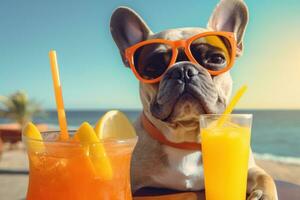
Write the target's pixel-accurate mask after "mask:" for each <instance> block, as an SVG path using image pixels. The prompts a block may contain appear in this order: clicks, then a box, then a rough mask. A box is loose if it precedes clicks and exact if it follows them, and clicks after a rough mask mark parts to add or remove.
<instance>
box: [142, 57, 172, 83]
mask: <svg viewBox="0 0 300 200" xmlns="http://www.w3.org/2000/svg"><path fill="white" fill-rule="evenodd" d="M170 59H171V54H170V53H167V52H165V53H162V52H161V53H157V54H153V55H151V56H149V57H147V59H145V60H143V61H142V62H141V63H140V67H142V70H141V72H142V74H143V75H144V76H145V77H151V78H156V77H158V76H161V75H162V74H163V73H164V72H165V71H166V69H167V67H168V65H169V63H170Z"/></svg>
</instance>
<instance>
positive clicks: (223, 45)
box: [190, 35, 232, 71]
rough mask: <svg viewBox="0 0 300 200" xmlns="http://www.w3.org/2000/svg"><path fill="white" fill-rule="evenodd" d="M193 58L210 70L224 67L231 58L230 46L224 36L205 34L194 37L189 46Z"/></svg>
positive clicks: (218, 69)
mask: <svg viewBox="0 0 300 200" xmlns="http://www.w3.org/2000/svg"><path fill="white" fill-rule="evenodd" d="M190 50H191V53H192V55H193V57H194V58H195V60H196V61H197V62H198V63H199V64H200V65H201V66H203V67H205V68H206V69H208V70H211V71H220V70H222V69H224V68H226V67H227V66H228V65H229V63H230V59H231V55H232V47H231V45H230V42H229V40H228V39H227V38H226V37H224V36H215V35H212V36H205V37H201V38H198V39H195V40H194V41H193V42H192V43H191V46H190Z"/></svg>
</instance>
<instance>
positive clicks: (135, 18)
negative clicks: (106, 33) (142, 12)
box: [110, 7, 152, 67]
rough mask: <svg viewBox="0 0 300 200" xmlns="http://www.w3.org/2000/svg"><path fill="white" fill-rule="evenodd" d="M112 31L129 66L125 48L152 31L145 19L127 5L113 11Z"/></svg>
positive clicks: (144, 38)
mask: <svg viewBox="0 0 300 200" xmlns="http://www.w3.org/2000/svg"><path fill="white" fill-rule="evenodd" d="M110 32H111V35H112V37H113V39H114V41H115V43H116V44H117V46H118V48H119V50H120V53H121V56H122V60H123V62H124V64H125V65H126V66H127V67H129V64H128V62H127V61H126V59H125V49H126V48H128V47H130V46H132V45H134V44H136V43H139V42H141V41H143V40H146V39H147V38H148V36H149V35H150V34H151V33H152V32H151V30H150V29H149V28H148V26H147V25H146V23H145V22H144V21H143V19H142V18H141V17H140V16H139V15H138V14H137V13H136V12H135V11H134V10H132V9H130V8H127V7H119V8H117V9H116V10H115V11H114V12H113V14H112V16H111V19H110Z"/></svg>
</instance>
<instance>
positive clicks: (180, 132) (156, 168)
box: [110, 0, 278, 200]
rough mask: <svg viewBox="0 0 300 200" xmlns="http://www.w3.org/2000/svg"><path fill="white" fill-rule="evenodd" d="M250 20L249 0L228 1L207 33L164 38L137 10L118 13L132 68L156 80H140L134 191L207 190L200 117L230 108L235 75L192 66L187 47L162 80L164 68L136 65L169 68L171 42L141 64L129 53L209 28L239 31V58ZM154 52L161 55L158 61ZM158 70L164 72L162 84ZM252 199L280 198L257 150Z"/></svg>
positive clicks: (183, 32) (115, 26)
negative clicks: (167, 48)
mask: <svg viewBox="0 0 300 200" xmlns="http://www.w3.org/2000/svg"><path fill="white" fill-rule="evenodd" d="M247 22H248V9H247V6H246V5H245V3H244V2H243V1H242V0H221V1H220V2H219V4H218V5H217V6H216V8H215V9H214V11H213V13H212V15H211V17H210V19H209V22H208V25H207V27H206V28H200V27H199V28H177V29H169V30H165V31H162V32H159V33H153V32H152V31H151V30H150V28H149V27H148V26H147V25H146V23H145V22H144V20H143V19H142V18H141V17H140V16H139V15H138V14H137V13H136V12H135V11H133V10H132V9H130V8H127V7H119V8H117V9H116V10H115V11H114V12H113V14H112V16H111V21H110V30H111V34H112V37H113V39H114V41H115V43H116V45H117V46H118V48H119V51H120V54H121V58H122V60H123V62H124V64H125V66H127V67H131V68H132V69H133V70H134V71H138V70H141V71H140V72H141V73H142V70H148V74H150V75H149V76H153V77H152V79H149V77H147V75H145V77H141V75H139V77H138V78H139V79H141V80H142V79H145V80H146V79H147V78H148V79H149V80H148V79H147V80H146V81H140V89H139V93H140V99H141V102H142V105H143V112H142V113H141V117H139V118H138V119H137V121H136V122H135V123H134V126H135V129H136V132H137V135H138V137H139V140H138V143H137V145H136V148H135V150H134V152H133V157H132V164H131V175H132V177H131V183H132V190H133V191H136V190H138V189H140V188H142V187H160V188H169V189H175V190H181V191H200V190H202V189H204V177H203V166H202V156H201V155H202V154H201V151H199V149H197V147H198V146H199V145H198V144H199V132H200V129H199V116H200V115H201V114H212V113H222V112H223V111H224V109H225V108H226V106H227V104H228V101H229V98H230V95H231V91H232V79H231V76H230V71H229V70H228V71H226V72H224V73H220V74H213V73H209V69H208V68H205V67H204V65H205V64H201V63H199V62H200V61H199V62H198V63H195V62H191V59H190V58H189V57H190V56H187V53H186V52H187V51H185V50H184V49H183V48H181V46H180V45H181V44H180V42H179V43H178V45H179V47H180V48H178V49H177V51H178V52H177V53H178V55H177V56H176V60H175V61H173V63H172V65H171V66H169V67H168V68H167V69H164V70H165V72H164V73H163V74H162V75H161V72H159V70H162V69H160V68H159V69H158V68H156V69H154V70H153V69H152V68H150V69H144V67H143V69H139V66H137V67H136V66H135V67H132V66H130V65H132V62H135V65H141V66H144V65H146V64H145V63H143V62H152V63H151V66H158V67H159V66H163V67H165V64H162V62H163V61H164V59H166V58H167V59H170V58H168V55H166V53H165V54H163V55H160V54H159V52H160V51H161V50H162V49H164V48H165V47H164V48H161V47H162V46H164V45H153V47H151V48H150V47H149V48H148V49H146V50H145V49H143V50H141V52H138V54H139V56H138V58H137V59H138V60H134V61H131V63H130V59H128V55H129V54H130V52H127V50H126V49H128V48H130V47H131V46H134V45H136V44H138V43H141V42H145V41H149V40H153V39H158V40H157V41H159V39H166V40H169V41H181V40H186V39H188V38H191V37H193V36H194V35H197V34H202V33H204V34H205V33H206V32H209V31H225V32H231V33H233V35H234V38H235V41H236V51H235V54H234V55H235V57H239V56H241V55H242V52H243V36H244V32H245V30H246V26H247ZM214 43H218V41H215V42H214ZM219 43H220V42H219ZM165 46H168V45H165ZM203 48H205V49H206V50H205V51H206V52H209V51H211V52H216V49H213V47H212V46H211V45H206V46H205V45H204V47H203ZM218 49H219V50H220V49H221V50H222V47H221V46H219V48H218ZM136 54H137V53H136ZM153 55H158V58H157V57H155V56H154V57H153ZM216 55H217V56H216ZM216 55H214V56H212V57H209V58H208V60H207V59H206V61H207V62H208V63H210V67H211V66H212V67H218V66H221V64H222V63H224V62H223V59H224V55H223V57H222V55H221V56H220V55H219V54H216ZM148 57H150V58H149V59H148ZM140 60H142V61H140ZM140 62H142V64H140ZM168 62H169V61H168ZM207 62H206V63H207ZM211 63H212V64H211ZM220 63H221V64H220ZM156 73H159V74H160V78H159V81H155V80H156ZM145 74H147V73H145ZM200 140H201V138H200ZM247 194H248V200H256V199H261V200H262V199H264V200H277V199H278V197H277V191H276V186H275V183H274V181H273V179H272V178H271V176H270V175H268V174H267V173H266V172H265V171H264V170H263V169H261V168H260V167H259V166H257V165H256V164H255V161H254V158H253V155H252V152H251V153H250V159H249V169H248V181H247Z"/></svg>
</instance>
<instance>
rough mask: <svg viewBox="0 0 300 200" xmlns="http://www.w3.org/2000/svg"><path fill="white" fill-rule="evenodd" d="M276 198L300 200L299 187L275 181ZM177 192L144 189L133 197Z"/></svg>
mask: <svg viewBox="0 0 300 200" xmlns="http://www.w3.org/2000/svg"><path fill="white" fill-rule="evenodd" d="M276 185H277V190H278V198H279V199H280V200H299V199H300V185H295V184H291V183H287V182H283V181H276ZM177 192H178V191H174V190H167V189H156V188H144V189H141V190H139V191H137V192H136V193H135V195H134V196H155V195H164V194H173V193H177ZM204 199H205V194H204V192H202V193H201V195H200V199H199V200H204Z"/></svg>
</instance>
